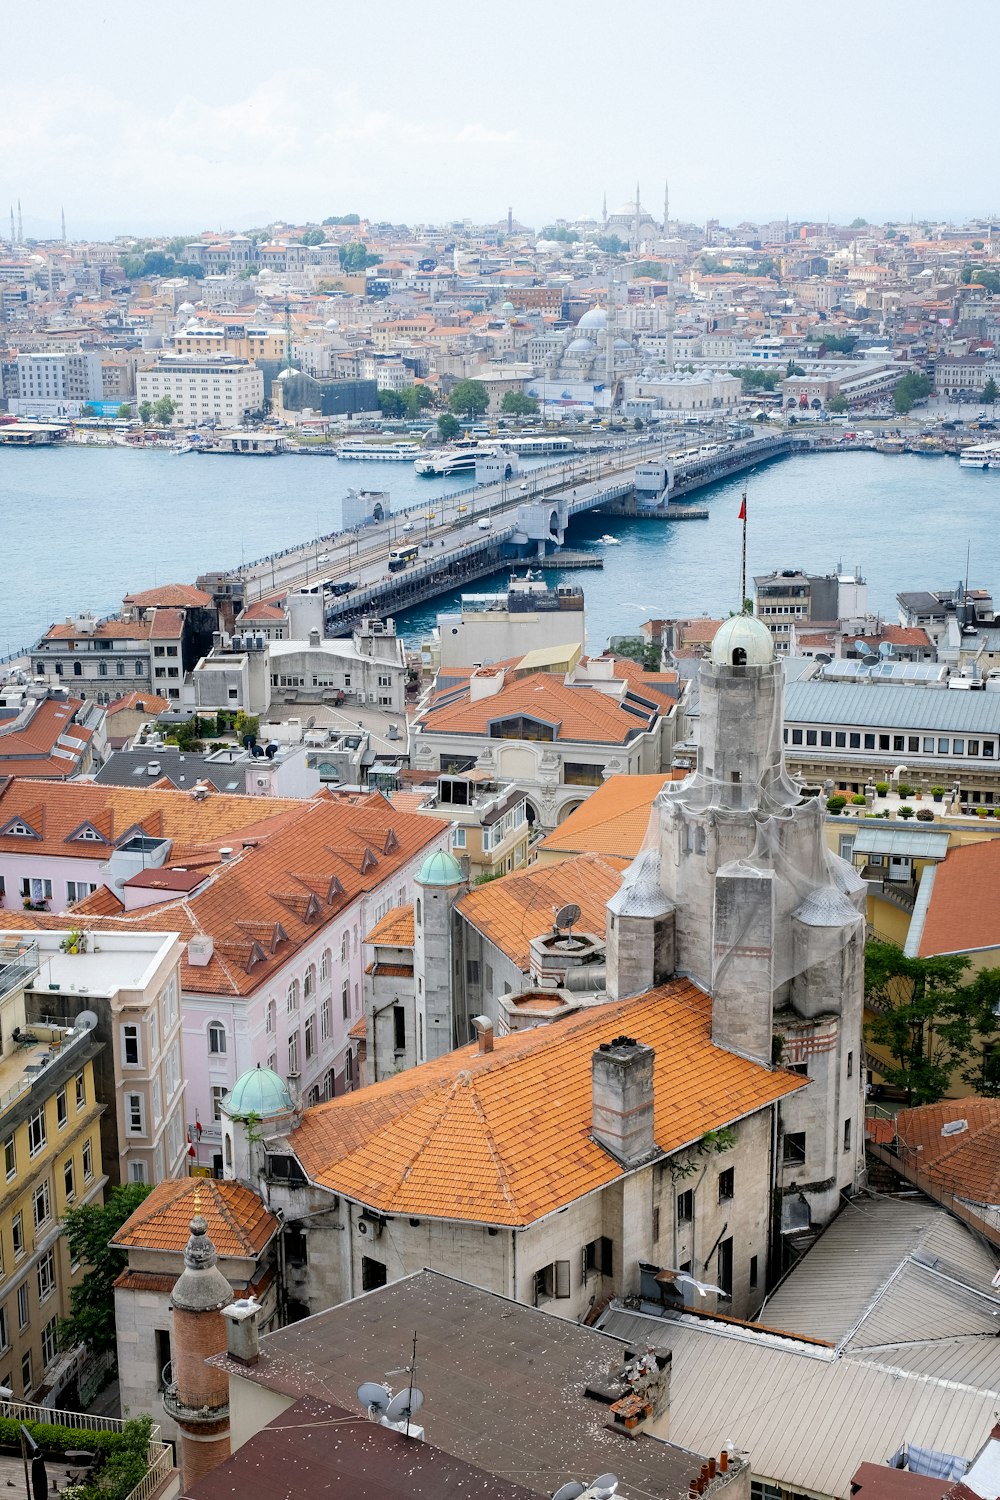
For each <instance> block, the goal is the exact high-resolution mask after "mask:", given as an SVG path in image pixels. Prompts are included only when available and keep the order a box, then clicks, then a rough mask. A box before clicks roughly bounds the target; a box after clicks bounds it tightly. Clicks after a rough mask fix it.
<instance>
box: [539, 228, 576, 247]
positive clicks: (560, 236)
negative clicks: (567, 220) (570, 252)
mask: <svg viewBox="0 0 1000 1500" xmlns="http://www.w3.org/2000/svg"><path fill="white" fill-rule="evenodd" d="M538 238H539V239H540V240H558V241H560V243H562V244H565V245H575V244H576V242H577V240H578V239H579V238H580V236H579V235H578V234H577V232H576V230H575V229H561V228H559V226H558V225H556V224H546V226H545V228H544V229H540V230H539V232H538Z"/></svg>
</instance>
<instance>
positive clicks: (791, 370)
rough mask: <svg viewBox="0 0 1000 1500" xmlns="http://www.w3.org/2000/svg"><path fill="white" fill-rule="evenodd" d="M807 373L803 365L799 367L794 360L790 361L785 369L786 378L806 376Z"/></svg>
mask: <svg viewBox="0 0 1000 1500" xmlns="http://www.w3.org/2000/svg"><path fill="white" fill-rule="evenodd" d="M805 373H806V372H805V370H803V368H802V366H801V365H797V364H796V363H795V361H794V359H790V360H789V361H788V365H787V366H786V368H785V375H786V377H788V376H790V375H804V374H805Z"/></svg>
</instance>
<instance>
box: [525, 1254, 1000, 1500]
mask: <svg viewBox="0 0 1000 1500" xmlns="http://www.w3.org/2000/svg"><path fill="white" fill-rule="evenodd" d="M998 1274H1000V1273H998ZM585 1488H586V1486H585V1485H582V1484H581V1483H580V1481H579V1480H578V1479H571V1480H570V1482H569V1484H564V1485H561V1486H560V1487H559V1489H557V1490H556V1492H555V1494H554V1495H553V1496H552V1500H579V1497H580V1496H581V1495H582V1494H583V1492H584V1489H585Z"/></svg>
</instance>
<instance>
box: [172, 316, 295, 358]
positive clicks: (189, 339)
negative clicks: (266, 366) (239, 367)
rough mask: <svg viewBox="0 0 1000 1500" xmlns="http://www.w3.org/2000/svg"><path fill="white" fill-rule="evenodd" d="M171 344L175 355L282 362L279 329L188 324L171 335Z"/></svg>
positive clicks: (282, 347)
mask: <svg viewBox="0 0 1000 1500" xmlns="http://www.w3.org/2000/svg"><path fill="white" fill-rule="evenodd" d="M172 344H173V352H174V353H176V354H198V355H205V354H229V355H232V356H233V357H234V358H237V359H247V360H250V361H254V360H257V359H276V360H283V359H284V358H285V331H284V329H283V328H251V327H249V326H248V327H242V326H240V325H234V326H230V327H223V326H216V325H215V324H212V325H211V326H209V325H208V324H191V325H189V326H188V327H187V328H182V329H181V330H180V331H179V332H178V333H175V334H174V336H173V340H172Z"/></svg>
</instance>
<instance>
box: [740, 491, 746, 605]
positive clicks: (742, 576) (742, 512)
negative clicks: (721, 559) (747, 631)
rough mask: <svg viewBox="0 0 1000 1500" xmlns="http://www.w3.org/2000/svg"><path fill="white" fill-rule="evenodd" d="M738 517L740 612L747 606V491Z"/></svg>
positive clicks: (744, 493) (744, 492)
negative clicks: (740, 536) (740, 529)
mask: <svg viewBox="0 0 1000 1500" xmlns="http://www.w3.org/2000/svg"><path fill="white" fill-rule="evenodd" d="M740 517H741V519H742V521H743V557H742V563H741V567H740V614H743V612H744V610H745V609H746V607H747V492H746V490H744V491H743V504H742V505H741V506H740Z"/></svg>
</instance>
